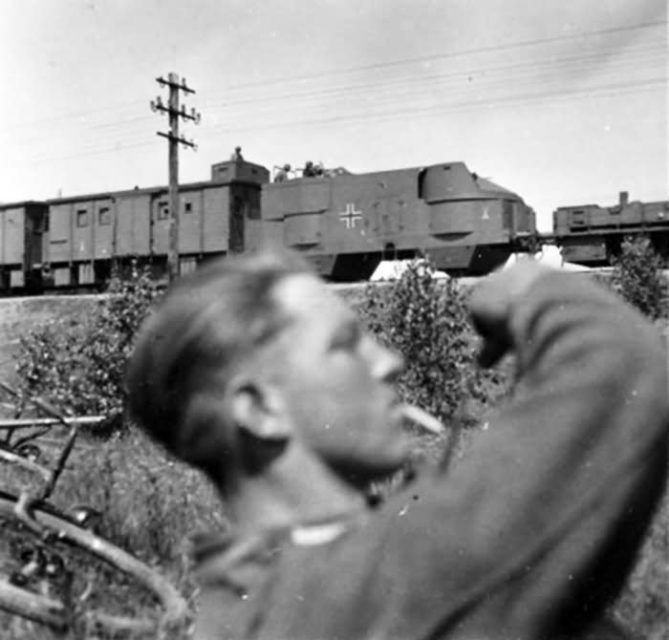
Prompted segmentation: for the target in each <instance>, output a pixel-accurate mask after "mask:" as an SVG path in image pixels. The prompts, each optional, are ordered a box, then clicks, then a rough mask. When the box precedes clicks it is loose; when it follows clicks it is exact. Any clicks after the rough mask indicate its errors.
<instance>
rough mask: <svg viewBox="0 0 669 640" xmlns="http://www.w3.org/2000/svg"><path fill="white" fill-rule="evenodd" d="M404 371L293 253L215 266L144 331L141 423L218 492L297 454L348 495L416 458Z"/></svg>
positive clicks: (177, 290)
mask: <svg viewBox="0 0 669 640" xmlns="http://www.w3.org/2000/svg"><path fill="white" fill-rule="evenodd" d="M399 369H400V361H399V359H398V358H397V357H396V356H395V355H394V354H392V353H391V352H390V351H388V350H387V349H385V348H384V347H381V346H380V345H379V344H377V343H376V342H375V341H374V340H373V339H372V338H371V337H370V336H368V335H365V334H364V333H363V332H361V330H360V327H359V325H358V322H357V319H356V317H355V315H354V314H353V312H352V311H351V310H350V309H348V307H347V306H346V305H345V304H344V303H343V302H342V301H341V299H340V298H339V297H337V296H336V295H335V294H334V293H332V292H331V291H329V290H328V289H327V288H326V287H325V286H324V285H323V283H322V282H321V281H320V280H319V279H318V278H317V277H316V276H315V275H314V274H313V273H312V272H311V271H310V270H309V269H308V267H306V266H305V264H304V263H303V262H302V260H300V259H299V258H297V257H296V256H294V255H292V254H282V255H267V254H257V255H252V256H245V257H239V258H229V259H225V260H223V261H217V262H216V263H213V264H212V265H210V266H208V267H204V268H202V269H200V270H198V271H196V272H195V273H193V274H190V275H189V276H186V277H184V278H182V279H181V280H180V282H179V283H178V284H177V285H176V286H175V287H174V288H173V289H172V290H171V291H170V292H169V293H168V294H167V296H166V298H165V299H164V301H163V302H162V303H161V305H160V306H159V308H158V309H157V310H156V311H155V312H154V313H153V314H152V315H151V317H150V318H149V320H148V321H147V322H146V324H145V326H144V327H143V329H142V331H141V332H140V335H139V338H138V341H137V346H136V349H135V353H134V355H133V357H132V359H131V362H130V366H129V372H128V378H127V383H128V390H129V402H130V409H131V412H132V414H133V415H134V416H135V418H136V419H137V421H138V422H139V423H140V424H141V425H142V426H143V427H144V428H145V429H146V430H147V431H148V432H149V433H151V434H152V435H153V436H154V437H155V438H156V439H157V440H159V441H160V442H162V443H163V444H164V445H165V446H166V447H167V448H168V449H169V450H171V451H173V452H174V453H175V454H176V455H178V456H179V457H181V458H183V459H185V460H186V461H188V462H190V463H192V464H194V465H196V466H198V467H200V468H202V469H203V470H205V471H206V472H207V473H208V474H209V475H210V476H211V477H212V478H213V479H214V480H215V482H216V483H217V484H218V485H219V486H220V487H221V488H222V489H223V490H226V489H230V488H231V487H232V486H233V485H234V483H235V482H236V481H237V480H238V479H239V478H240V477H241V476H243V475H244V474H254V473H262V472H263V471H264V470H265V469H266V468H267V467H268V466H270V465H272V464H273V463H274V462H275V461H276V460H278V459H279V458H281V457H282V456H284V453H285V452H286V450H287V449H288V448H290V447H302V448H303V449H304V451H306V452H308V455H313V456H315V457H317V458H319V459H320V460H321V461H322V462H324V463H325V464H326V465H327V466H328V467H329V468H331V469H332V471H334V472H335V473H336V474H337V475H338V476H339V477H341V478H343V479H345V480H347V481H350V482H354V483H359V484H361V485H362V484H364V483H365V482H367V481H368V480H370V479H372V478H375V477H380V476H383V475H386V474H389V473H391V472H393V471H395V470H396V469H397V468H399V467H400V466H401V465H402V464H403V463H404V461H405V459H406V456H407V453H408V447H407V440H406V436H405V434H404V432H403V430H402V427H401V417H400V408H399V404H398V402H397V396H396V395H395V391H394V387H393V383H394V378H395V376H396V374H397V373H398V371H399Z"/></svg>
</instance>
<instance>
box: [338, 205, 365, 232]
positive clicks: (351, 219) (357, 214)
mask: <svg viewBox="0 0 669 640" xmlns="http://www.w3.org/2000/svg"><path fill="white" fill-rule="evenodd" d="M339 219H340V220H341V221H342V222H344V224H345V225H346V228H347V229H355V223H356V221H358V220H362V211H356V209H355V203H353V202H347V203H346V211H340V213H339Z"/></svg>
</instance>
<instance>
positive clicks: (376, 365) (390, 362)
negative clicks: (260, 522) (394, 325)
mask: <svg viewBox="0 0 669 640" xmlns="http://www.w3.org/2000/svg"><path fill="white" fill-rule="evenodd" d="M366 347H367V348H366V351H367V357H368V358H369V362H370V365H371V368H372V376H373V377H374V378H376V379H377V380H382V381H384V382H395V381H396V379H397V377H398V376H399V374H400V373H401V372H402V370H403V369H404V358H402V356H401V355H400V354H399V353H396V352H395V351H392V350H390V349H388V348H387V347H384V346H383V345H382V344H379V343H378V342H376V340H374V339H372V338H370V339H369V340H368V341H367V345H366Z"/></svg>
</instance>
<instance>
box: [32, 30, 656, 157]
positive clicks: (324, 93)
mask: <svg viewBox="0 0 669 640" xmlns="http://www.w3.org/2000/svg"><path fill="white" fill-rule="evenodd" d="M659 24H666V23H649V24H645V25H631V26H628V27H621V28H615V29H606V30H599V31H595V32H589V34H590V35H593V34H599V35H602V34H605V33H607V34H609V33H614V32H620V31H628V30H632V29H641V28H648V27H651V26H658V25H659ZM585 35H586V34H585V33H582V34H574V35H567V36H559V37H556V38H544V39H536V40H533V41H525V42H521V43H510V44H508V45H497V46H492V47H485V48H479V49H470V50H468V52H465V51H460V52H453V53H451V54H441V55H436V56H429V57H422V58H412V59H404V60H403V61H393V62H389V63H380V64H374V65H362V66H358V67H354V68H351V69H355V70H362V69H371V68H376V67H383V68H386V67H391V66H399V65H400V64H407V63H410V64H414V63H416V61H425V60H428V59H430V60H435V59H438V58H439V59H442V58H448V57H453V56H456V55H465V54H466V53H474V52H476V53H481V52H483V51H485V52H489V51H493V50H499V49H508V48H514V47H522V46H530V45H535V44H538V43H542V44H543V43H547V42H555V41H558V40H565V39H570V38H576V37H584V36H585ZM612 53H614V51H610V50H605V51H596V52H592V53H587V54H577V55H568V56H556V55H549V56H548V57H545V58H539V59H533V60H528V61H524V62H520V63H516V62H513V63H509V64H504V65H496V66H494V67H489V66H487V67H477V68H474V69H462V70H459V71H451V72H446V73H433V74H428V75H427V76H423V77H420V78H414V77H411V76H408V77H404V78H390V79H386V80H379V81H376V82H366V83H358V84H354V85H348V86H347V85H343V86H342V85H340V86H335V87H332V86H331V87H324V88H318V89H312V90H310V91H300V90H298V91H295V92H293V93H292V94H291V93H283V94H278V95H275V96H274V97H273V96H272V95H271V94H270V95H269V96H265V97H264V98H263V99H262V100H259V99H258V98H244V97H243V96H242V97H241V98H238V100H237V102H235V101H234V100H232V101H228V102H225V103H222V104H220V108H221V109H223V111H222V115H221V116H220V117H218V118H217V119H221V120H227V121H229V120H230V119H235V120H237V121H238V120H239V117H238V116H237V115H236V114H235V111H234V107H235V106H242V105H245V104H247V105H248V104H252V105H253V109H251V110H249V109H245V110H244V112H243V116H244V117H245V118H246V119H247V121H248V120H251V121H252V122H253V124H252V125H249V126H247V125H246V124H245V122H244V121H243V120H242V121H241V122H237V124H236V125H235V126H233V127H225V126H224V125H211V126H209V127H207V130H208V131H209V133H208V136H218V135H227V134H228V133H230V132H239V131H246V130H249V129H256V130H268V129H273V128H277V129H282V128H287V127H292V126H316V125H323V124H330V123H333V122H356V121H365V120H366V119H371V118H378V117H380V118H388V117H392V116H398V115H402V114H405V113H408V112H412V113H415V114H420V113H431V112H439V113H448V112H452V111H457V110H461V109H464V108H478V107H480V106H481V104H483V103H484V102H486V103H490V99H491V97H489V98H488V100H487V101H481V100H480V99H476V100H467V99H463V95H466V94H467V91H471V90H475V91H476V92H478V93H482V92H492V91H494V90H495V89H497V88H499V87H504V88H508V86H509V84H510V82H511V81H513V89H514V90H515V91H516V92H517V90H518V89H519V88H522V87H523V86H524V84H527V83H528V82H533V83H534V85H535V86H537V87H538V86H539V85H540V84H543V85H544V91H543V95H542V91H535V92H534V93H533V94H526V95H523V96H519V95H508V96H506V97H505V96H501V97H499V98H495V100H496V101H497V103H498V104H501V105H505V104H519V103H520V102H522V101H523V100H526V101H529V100H532V101H536V100H537V99H539V100H540V99H546V98H547V97H551V96H552V95H553V94H551V92H550V91H547V90H546V89H545V87H546V85H548V86H550V84H551V83H552V82H554V79H553V77H554V76H555V75H556V74H559V73H560V72H564V71H566V70H567V69H569V68H571V67H573V65H575V64H580V65H584V64H587V63H591V64H592V63H596V62H600V61H603V60H606V59H607V58H608V57H609V56H610V55H612ZM656 54H657V62H662V61H661V60H660V59H659V56H660V54H661V50H660V48H659V47H655V46H654V45H652V46H646V47H643V46H642V47H639V48H637V49H632V50H631V51H629V52H627V54H626V56H625V57H624V58H622V60H621V61H620V62H619V64H618V69H619V70H620V69H621V67H622V66H623V65H630V64H634V65H636V66H639V67H643V66H644V64H645V63H649V64H650V63H655V62H656V60H655V57H654V56H656ZM349 70H350V69H349ZM541 70H544V71H548V72H551V73H552V74H553V76H539V77H538V78H537V74H538V72H539V71H541ZM344 72H345V70H341V71H337V72H331V73H329V74H328V73H326V74H319V76H318V78H319V80H320V79H322V78H323V76H328V75H330V76H333V75H340V74H342V73H344ZM504 73H507V74H509V75H507V77H506V78H505V77H501V78H500V77H499V76H500V74H504ZM472 75H478V76H480V77H479V78H478V79H477V81H476V83H475V84H474V86H473V87H467V86H465V87H464V88H463V87H459V86H456V84H455V83H457V82H460V81H462V79H463V78H467V77H471V76H472ZM304 78H305V76H301V77H300V79H304ZM426 82H429V91H425V92H424V94H425V95H424V96H422V98H423V99H431V100H433V101H434V100H438V99H439V98H440V96H441V94H440V93H439V92H440V91H447V92H448V95H447V97H446V99H445V101H444V102H443V104H441V105H433V106H430V107H421V106H417V101H418V100H417V96H416V92H415V85H416V84H417V83H422V84H424V83H426ZM253 84H254V83H251V84H248V83H247V85H245V86H252V85H253ZM256 84H257V83H256ZM655 84H657V81H656V80H653V81H652V86H651V85H647V86H645V87H644V84H643V82H639V81H635V82H632V83H631V84H628V85H627V86H629V87H631V88H632V89H638V90H648V89H651V88H652V87H653V86H655ZM239 86H242V85H239ZM263 86H264V85H263ZM625 86H626V85H624V84H620V85H617V86H616V87H615V88H614V89H612V88H611V87H609V88H608V89H606V90H607V91H609V95H615V94H616V91H619V92H622V91H624V87H625ZM539 88H540V87H539ZM352 91H354V92H357V93H358V94H360V93H362V94H363V97H364V94H365V92H367V93H368V94H369V95H368V96H367V97H366V98H365V101H366V103H367V104H370V103H372V104H373V106H374V107H375V108H376V109H377V111H375V112H372V113H369V110H367V112H366V113H362V114H358V115H356V114H355V113H349V114H343V115H339V116H328V117H323V118H317V119H313V118H312V119H307V120H305V119H304V118H300V119H296V120H293V121H281V120H279V121H274V122H270V123H267V122H263V123H262V124H260V123H258V122H257V118H258V116H259V115H261V114H262V113H263V112H264V111H265V110H267V109H271V108H272V107H271V104H270V103H271V102H272V101H281V103H282V105H283V106H284V108H283V109H282V111H284V112H287V111H290V110H291V109H293V106H292V102H294V101H295V100H297V101H298V104H297V107H295V110H297V109H298V108H299V107H301V108H303V109H309V108H310V102H309V101H308V100H309V99H310V98H313V99H316V100H318V99H322V98H328V97H330V98H331V99H332V106H337V105H339V106H341V105H340V103H336V104H335V101H336V100H347V99H348V98H349V97H350V93H351V92H352ZM390 91H392V94H391V95H389V96H385V95H383V93H382V92H390ZM582 91H585V89H583V90H582ZM597 91H599V92H600V93H601V91H602V90H601V89H597V88H594V89H592V90H591V92H592V93H593V95H594V92H597ZM611 91H613V93H611ZM408 93H410V97H411V99H412V100H411V103H410V104H405V103H403V102H402V100H401V98H402V96H403V95H406V94H408ZM562 93H563V94H564V95H573V96H576V95H578V92H576V93H575V92H573V91H572V92H566V93H565V92H562ZM455 99H458V100H459V102H458V101H456V100H455ZM291 101H292V102H291ZM215 106H216V105H215V103H214V104H213V105H212V104H211V103H210V104H207V103H206V102H205V105H204V108H210V109H213V108H214V107H215ZM352 106H353V107H355V106H356V105H352ZM231 107H233V109H232V111H231ZM379 107H381V108H383V107H393V108H394V110H393V109H392V108H391V109H389V110H386V111H381V112H378V108H379ZM149 121H152V122H156V120H155V116H154V115H153V114H149V113H147V115H143V116H134V117H131V118H127V119H125V120H116V121H113V122H102V123H89V124H87V125H84V128H85V130H86V131H89V132H95V131H104V132H105V133H106V134H107V135H115V141H114V144H112V145H111V146H110V145H109V143H108V142H107V141H100V140H94V141H91V143H90V145H88V146H85V147H84V148H82V149H80V151H79V153H75V154H70V155H69V156H65V157H64V156H58V157H57V158H56V157H53V156H51V157H52V158H53V160H54V161H55V160H60V159H63V158H74V157H83V156H86V155H94V154H100V153H109V152H112V151H119V150H124V149H130V148H135V147H144V146H149V145H153V144H155V142H156V141H155V140H153V141H151V142H149V141H147V142H137V141H136V137H137V135H146V134H145V131H144V129H143V128H142V129H141V130H140V129H139V128H137V129H136V128H135V125H136V126H137V127H139V126H140V125H142V126H143V124H144V123H145V122H149ZM205 123H206V119H205ZM24 142H25V141H24ZM30 161H34V162H37V163H42V162H46V161H48V155H47V157H45V156H44V155H42V154H40V155H39V156H38V157H37V158H34V160H30Z"/></svg>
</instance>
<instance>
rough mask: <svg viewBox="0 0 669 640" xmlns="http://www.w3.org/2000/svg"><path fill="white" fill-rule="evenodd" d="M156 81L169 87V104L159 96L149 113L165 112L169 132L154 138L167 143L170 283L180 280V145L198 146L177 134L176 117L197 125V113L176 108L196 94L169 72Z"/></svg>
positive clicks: (161, 133)
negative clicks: (185, 95) (185, 96)
mask: <svg viewBox="0 0 669 640" xmlns="http://www.w3.org/2000/svg"><path fill="white" fill-rule="evenodd" d="M156 82H157V83H158V84H159V85H160V86H161V87H168V89H169V101H168V104H167V105H165V104H164V103H163V101H162V100H161V98H160V96H158V97H157V98H156V100H152V101H151V103H150V104H151V110H152V111H155V112H159V113H166V114H167V116H168V118H169V124H170V130H169V132H168V133H165V132H163V131H157V132H156V133H157V135H159V136H161V137H163V138H167V141H168V150H169V152H168V155H169V159H168V165H169V183H170V186H169V194H170V195H169V201H170V204H169V212H170V226H169V246H168V252H167V270H168V277H169V281H170V282H173V281H174V280H176V279H177V278H178V277H179V153H178V149H179V145H180V144H182V145H184V146H186V147H191V148H192V149H197V145H196V144H195V143H194V142H193V141H192V140H186V139H185V138H183V137H181V136H180V135H179V118H182V119H184V120H190V121H192V122H194V123H195V124H199V123H200V117H201V116H200V114H199V113H198V112H196V111H195V109H191V110H190V113H187V112H186V107H185V106H183V105H182V106H181V108H179V92H180V91H183V92H184V93H195V91H194V90H193V89H191V88H190V87H188V86H187V84H186V79H185V78H182V79H181V80H179V76H178V75H177V74H176V73H170V74H169V75H168V79H167V80H165V78H163V77H162V76H161V77H159V78H156Z"/></svg>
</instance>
